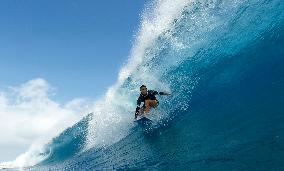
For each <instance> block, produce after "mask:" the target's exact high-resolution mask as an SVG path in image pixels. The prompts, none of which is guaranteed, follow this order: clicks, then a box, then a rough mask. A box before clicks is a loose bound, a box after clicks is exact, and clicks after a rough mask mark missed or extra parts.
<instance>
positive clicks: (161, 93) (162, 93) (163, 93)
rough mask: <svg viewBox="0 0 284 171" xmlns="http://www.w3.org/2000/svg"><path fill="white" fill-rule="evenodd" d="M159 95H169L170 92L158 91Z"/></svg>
mask: <svg viewBox="0 0 284 171" xmlns="http://www.w3.org/2000/svg"><path fill="white" fill-rule="evenodd" d="M159 95H171V94H170V93H166V92H159Z"/></svg>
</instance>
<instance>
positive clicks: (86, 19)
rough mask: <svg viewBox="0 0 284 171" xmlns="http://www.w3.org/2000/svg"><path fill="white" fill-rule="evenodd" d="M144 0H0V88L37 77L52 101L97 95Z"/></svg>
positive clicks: (127, 44)
mask: <svg viewBox="0 0 284 171" xmlns="http://www.w3.org/2000/svg"><path fill="white" fill-rule="evenodd" d="M144 4H145V0H135V1H133V0H123V1H117V0H112V1H109V0H100V1H94V0H83V1H79V0H60V1H58V0H41V1H37V0H2V1H1V2H0V90H3V89H6V88H7V87H9V86H17V85H19V84H22V83H24V82H26V81H28V80H32V79H35V78H43V79H45V80H47V81H48V82H49V83H50V84H51V85H52V86H54V87H56V96H55V97H53V98H54V99H55V100H58V101H60V102H66V101H68V100H70V99H73V98H76V97H89V98H97V97H99V96H100V95H103V94H104V93H105V91H106V89H107V88H108V87H109V86H111V85H112V84H113V83H115V81H116V79H117V74H118V72H119V69H120V67H121V65H122V64H123V63H124V62H126V60H127V57H128V55H129V51H130V49H131V46H132V43H133V41H134V36H133V35H134V34H135V33H136V32H137V30H138V26H139V21H140V14H141V13H142V10H143V7H144Z"/></svg>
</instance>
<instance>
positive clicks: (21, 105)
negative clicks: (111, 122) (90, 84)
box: [0, 78, 89, 166]
mask: <svg viewBox="0 0 284 171" xmlns="http://www.w3.org/2000/svg"><path fill="white" fill-rule="evenodd" d="M52 93H53V88H52V87H51V86H50V85H49V84H48V83H47V82H46V81H45V80H44V79H41V78H38V79H34V80H31V81H28V82H26V83H24V84H22V85H20V86H18V87H11V88H10V89H9V90H8V91H5V92H0V150H1V148H2V149H3V148H5V147H11V146H13V147H15V146H19V149H22V148H23V146H25V147H27V146H30V150H28V151H27V152H26V153H25V154H23V155H21V156H20V157H18V158H17V159H16V162H14V163H13V164H14V165H17V166H24V165H27V164H32V163H30V162H36V160H35V161H32V160H31V159H29V158H30V157H31V156H30V153H33V151H36V150H40V147H41V146H42V145H43V144H44V143H46V142H47V141H49V140H50V139H51V138H53V137H54V136H56V135H58V134H59V133H60V132H62V131H63V130H64V129H66V128H67V127H69V126H72V125H73V124H74V123H76V122H77V121H79V120H80V119H81V118H82V117H83V115H85V114H87V112H89V111H88V110H89V107H88V104H89V102H88V100H86V99H74V100H72V101H70V102H68V103H66V104H65V105H62V104H59V103H58V102H55V101H53V100H52V99H51V98H50V96H51V95H52ZM3 156H8V154H5V153H4V154H3V153H0V158H3ZM10 164H11V163H10Z"/></svg>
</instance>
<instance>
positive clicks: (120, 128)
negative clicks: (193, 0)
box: [86, 0, 190, 149]
mask: <svg viewBox="0 0 284 171" xmlns="http://www.w3.org/2000/svg"><path fill="white" fill-rule="evenodd" d="M188 3H190V1H188V0H176V1H172V0H158V1H155V3H154V4H153V6H152V7H153V8H151V9H147V8H146V10H145V12H144V14H143V16H142V21H141V25H140V30H139V32H138V34H137V37H136V41H135V44H134V45H133V48H132V50H131V53H130V57H129V59H128V62H127V64H126V65H125V66H123V67H122V68H121V71H120V73H119V76H118V81H117V83H116V84H115V85H113V86H112V87H110V88H109V89H108V91H107V93H106V95H105V97H103V98H102V100H100V101H98V102H97V103H96V104H95V105H94V107H93V109H94V117H93V120H92V122H91V124H90V126H89V134H88V143H87V146H86V149H89V148H91V147H96V148H99V147H106V146H108V145H110V144H113V143H115V142H117V141H118V140H120V139H121V138H123V137H125V136H126V135H127V134H128V133H129V130H130V128H131V127H132V126H133V124H132V123H133V122H132V119H133V112H134V111H133V110H134V109H135V102H136V97H135V99H133V97H132V96H131V94H133V93H134V92H137V93H136V94H139V90H138V88H137V87H129V88H128V89H127V90H124V89H123V88H121V86H122V84H123V82H124V81H125V80H126V79H127V78H128V77H129V75H130V74H134V73H135V72H136V70H137V68H138V67H139V64H141V63H142V61H143V60H150V59H147V58H146V55H145V53H146V51H147V49H148V48H150V47H151V46H152V45H153V43H154V42H155V40H156V39H157V38H158V37H159V36H160V35H161V34H163V33H164V32H166V31H167V30H168V29H170V27H171V26H172V23H173V21H174V19H175V18H179V15H181V12H182V9H183V8H184V6H186V5H187V4H188ZM143 77H144V79H147V80H148V81H149V82H151V84H156V86H157V85H158V86H162V85H159V83H158V81H157V80H155V79H153V78H152V76H151V75H146V74H144V75H143ZM147 77H148V78H147ZM136 78H137V79H139V77H136ZM137 82H139V81H137ZM134 94H135V93H134Z"/></svg>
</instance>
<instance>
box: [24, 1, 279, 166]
mask: <svg viewBox="0 0 284 171" xmlns="http://www.w3.org/2000/svg"><path fill="white" fill-rule="evenodd" d="M176 42H178V43H176ZM144 51H145V53H144V56H143V59H142V61H140V63H139V65H137V66H136V67H135V68H134V70H132V72H131V73H130V75H128V76H127V78H126V79H125V80H123V82H122V84H121V85H120V86H119V87H118V88H117V89H116V93H118V94H120V95H122V94H123V93H124V94H125V92H126V94H127V90H132V89H134V87H138V85H140V84H142V83H146V84H147V85H148V86H150V87H153V88H155V89H159V88H161V87H162V88H164V89H167V90H170V91H171V92H172V94H173V95H172V96H171V97H159V99H160V105H159V108H158V109H157V110H158V114H159V115H162V116H163V117H158V119H157V120H156V121H155V123H154V124H152V125H146V126H145V125H144V126H141V125H139V124H134V126H132V127H130V128H129V130H128V132H127V134H123V132H122V134H123V135H125V136H121V138H120V139H116V140H118V141H113V143H108V145H106V146H96V145H94V146H92V147H91V148H87V150H86V149H85V148H84V147H85V146H86V144H87V143H89V142H88V141H87V139H88V136H89V134H88V132H89V131H90V127H89V124H91V121H92V120H95V119H96V118H95V117H93V116H95V115H96V113H94V114H90V115H88V116H86V117H85V118H84V119H83V120H82V121H80V122H79V123H77V124H76V125H74V126H73V127H72V128H69V129H67V130H66V131H64V132H63V133H62V134H61V135H59V136H58V137H55V138H54V139H53V140H52V141H51V142H50V143H49V144H47V145H46V149H48V150H46V153H42V154H40V155H48V157H47V158H46V159H45V160H44V161H42V162H40V163H39V164H37V165H36V166H33V167H27V168H26V170H216V171H217V170H230V171H241V170H256V171H259V170H275V171H281V170H284V124H283V123H284V3H283V2H282V1H281V0H270V1H267V0H252V1H234V2H226V1H222V0H217V1H200V2H197V1H196V2H195V3H189V4H188V5H186V6H184V7H183V8H182V10H181V11H180V15H178V17H177V18H174V20H173V21H172V23H171V27H169V29H167V30H165V31H164V32H162V34H160V35H159V36H158V37H156V38H155V40H154V42H152V44H151V46H148V47H146V48H145V49H144ZM143 74H145V75H146V76H145V75H143ZM149 79H150V81H149ZM153 79H154V81H153ZM155 79H156V80H155ZM127 97H129V101H128V103H131V104H132V103H133V104H134V103H135V98H136V97H137V92H132V91H130V92H129V93H128V94H127ZM133 101H134V102H133ZM121 103H123V102H121ZM132 115H133V114H129V113H126V114H125V115H124V116H126V117H131V118H132V117H133V116H132ZM106 136H108V134H106Z"/></svg>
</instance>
